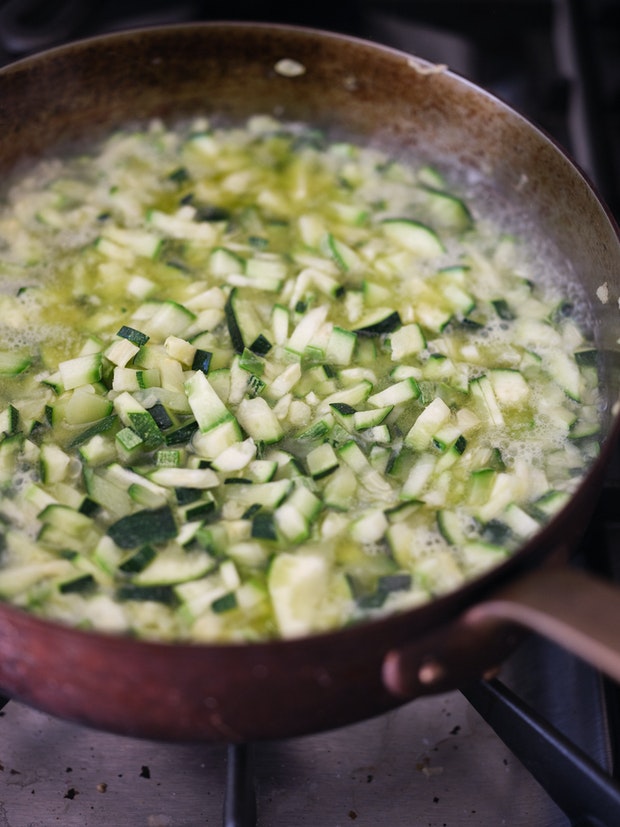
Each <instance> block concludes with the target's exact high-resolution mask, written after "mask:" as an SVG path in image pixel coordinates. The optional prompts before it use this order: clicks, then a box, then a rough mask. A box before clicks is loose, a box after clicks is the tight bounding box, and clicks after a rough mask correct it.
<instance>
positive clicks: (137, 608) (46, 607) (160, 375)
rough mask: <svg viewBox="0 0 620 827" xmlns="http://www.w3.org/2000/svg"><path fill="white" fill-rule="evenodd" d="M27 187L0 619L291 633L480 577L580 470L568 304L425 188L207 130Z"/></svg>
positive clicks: (1, 298) (13, 198) (8, 249)
mask: <svg viewBox="0 0 620 827" xmlns="http://www.w3.org/2000/svg"><path fill="white" fill-rule="evenodd" d="M37 180H38V179H37V176H36V175H34V174H33V175H32V176H29V177H28V178H27V179H25V180H23V181H20V180H16V181H15V182H13V183H12V184H11V189H10V190H9V191H8V193H7V198H6V202H5V203H4V204H3V205H0V241H2V244H1V245H0V265H1V266H2V268H3V272H6V273H7V274H9V275H7V277H6V283H5V284H3V285H2V289H3V292H1V293H0V309H2V314H0V315H1V316H2V318H1V319H0V485H1V486H2V494H1V497H0V517H1V519H0V531H1V532H2V533H3V535H4V546H5V548H6V551H5V553H4V554H3V556H2V560H1V563H0V598H2V599H5V600H12V601H14V602H15V603H17V604H18V605H20V606H23V607H25V608H27V609H29V610H31V611H33V612H37V613H41V614H44V615H47V616H50V617H56V618H58V619H62V620H63V622H73V623H75V624H77V625H81V626H84V627H86V628H88V627H95V628H101V629H104V630H108V631H119V632H129V633H131V634H134V635H137V636H141V637H145V638H157V639H164V640H196V641H204V640H214V641H225V640H235V641H236V640H250V641H251V640H262V639H266V638H272V637H294V636H298V635H306V634H311V633H313V632H318V631H323V630H325V629H330V628H335V627H340V626H342V625H344V624H348V623H351V622H359V621H361V620H364V619H367V618H372V617H374V616H377V615H380V614H382V613H385V612H390V611H396V610H400V609H406V608H407V607H409V606H412V605H417V604H418V603H419V602H421V601H423V600H431V599H432V598H433V597H434V595H436V594H439V593H442V592H443V591H446V590H449V589H453V588H457V587H458V586H459V585H461V584H462V583H463V582H464V581H465V580H466V579H467V578H469V577H475V576H477V575H478V574H479V573H481V572H483V571H485V570H487V568H488V567H490V566H494V565H498V564H500V563H501V562H502V560H504V559H505V558H506V556H507V555H509V554H511V553H512V552H513V551H514V550H516V549H517V548H519V546H520V544H521V543H522V542H524V541H525V540H527V539H529V538H531V537H533V536H535V534H536V532H537V531H538V529H539V528H540V526H542V525H543V524H544V523H545V522H546V521H547V520H549V519H550V518H551V517H553V515H554V514H556V513H557V512H558V510H560V509H562V508H564V507H565V506H566V505H567V503H568V502H569V500H570V496H571V493H572V492H573V491H574V488H575V485H576V484H578V481H579V480H580V478H581V476H582V475H583V473H584V472H585V470H586V469H587V467H588V465H589V463H590V462H591V461H592V459H593V458H594V457H595V456H596V453H597V450H598V442H597V439H598V432H599V430H600V424H599V409H600V407H601V404H600V403H601V400H600V397H599V394H598V388H597V385H598V374H597V367H596V348H595V345H594V343H593V342H592V341H589V340H588V339H587V337H586V335H585V333H584V332H583V331H582V330H581V329H580V327H579V324H578V323H577V320H576V318H573V317H571V315H570V313H569V312H566V307H568V304H565V299H567V298H570V299H571V301H572V298H573V297H572V296H571V297H566V296H564V295H563V294H561V292H559V291H558V288H557V287H556V286H554V285H556V284H560V283H563V281H562V280H561V279H555V280H554V279H553V278H549V279H547V278H539V270H540V265H539V262H538V261H536V262H535V266H534V265H532V263H531V259H530V256H529V252H528V249H527V245H526V244H525V243H524V242H522V241H520V240H519V238H518V237H516V236H507V235H506V234H504V233H503V231H500V230H499V229H498V228H497V227H496V226H495V225H494V223H493V221H492V219H491V217H489V216H487V215H479V214H478V209H479V208H478V205H477V204H476V202H475V199H474V200H472V203H469V200H468V199H466V198H464V197H463V195H462V193H461V192H460V191H459V187H458V184H457V183H455V184H454V189H452V188H449V187H448V185H447V184H446V179H445V177H444V176H443V174H441V173H440V172H439V171H438V170H433V169H431V168H430V167H428V166H424V167H421V168H419V169H417V168H416V167H415V166H413V165H411V166H410V165H405V164H404V163H403V162H401V161H397V160H396V159H393V158H389V157H388V156H387V155H385V154H384V153H381V152H379V151H378V150H375V149H373V150H371V149H368V148H363V147H359V146H355V145H353V144H346V143H342V142H338V143H333V144H332V143H330V142H329V140H328V139H327V137H326V136H322V137H320V136H318V135H317V133H315V132H309V131H306V130H304V129H303V128H302V127H299V126H295V127H293V126H291V125H288V124H285V123H280V122H278V121H276V120H274V119H272V118H258V119H255V120H251V121H250V122H248V124H246V125H245V126H240V127H237V128H235V129H227V128H224V127H219V126H213V125H210V124H209V123H208V121H205V120H204V119H202V120H200V121H199V122H196V121H195V122H188V123H184V124H171V125H165V124H163V123H160V122H156V123H152V124H149V125H147V126H145V128H144V129H141V128H137V129H135V130H131V131H126V132H125V131H120V132H119V133H117V134H115V135H112V136H110V137H109V138H107V139H105V140H104V141H103V142H102V143H101V145H100V146H99V147H94V148H93V149H92V152H91V153H90V155H80V156H79V157H78V156H76V157H74V158H67V159H63V160H60V161H59V162H58V164H57V165H56V166H53V167H50V168H46V174H45V177H43V178H41V179H40V180H41V181H42V182H43V183H40V184H36V183H35V182H36V181H37ZM76 199H77V201H78V202H79V203H76ZM41 204H44V207H43V208H42V207H41ZM16 205H17V206H16ZM78 215H79V216H81V218H80V220H79V221H78V219H77V216H78ZM76 222H77V223H76ZM16 225H18V230H19V232H15V227H16ZM69 226H71V227H73V229H74V230H75V235H71V233H70V232H69V231H68V229H67V228H68V227H69ZM85 239H86V240H87V241H86V243H85V242H84V240H85ZM50 273H51V274H52V276H51V277H50ZM15 274H18V275H17V276H16V275H15ZM552 275H553V274H552ZM15 278H18V280H19V281H20V283H19V284H18V288H19V289H14V288H15V283H14V282H15ZM22 282H23V283H22ZM59 307H62V308H63V312H62V314H59V313H58V308H59ZM17 327H19V328H20V329H25V330H27V331H29V333H28V334H27V336H28V337H29V338H28V341H27V343H26V345H24V343H23V341H22V340H21V339H20V342H19V347H15V341H16V340H15V329H17Z"/></svg>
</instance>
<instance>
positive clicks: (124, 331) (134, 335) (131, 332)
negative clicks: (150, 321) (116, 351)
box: [116, 325, 149, 347]
mask: <svg viewBox="0 0 620 827" xmlns="http://www.w3.org/2000/svg"><path fill="white" fill-rule="evenodd" d="M116 335H117V336H120V338H121V339H128V340H129V341H130V342H133V343H134V345H138V347H142V345H145V344H146V343H147V342H148V340H149V337H148V336H147V335H146V333H141V332H140V331H139V330H136V329H135V328H133V327H128V326H127V325H123V326H122V327H121V329H120V330H119V331H118V333H117V334H116Z"/></svg>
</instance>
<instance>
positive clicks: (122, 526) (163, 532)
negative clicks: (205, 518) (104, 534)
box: [108, 505, 178, 548]
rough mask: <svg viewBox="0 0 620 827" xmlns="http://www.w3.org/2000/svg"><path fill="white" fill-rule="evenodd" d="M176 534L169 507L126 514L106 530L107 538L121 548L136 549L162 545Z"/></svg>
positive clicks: (176, 530)
mask: <svg viewBox="0 0 620 827" xmlns="http://www.w3.org/2000/svg"><path fill="white" fill-rule="evenodd" d="M177 534H178V529H177V526H176V523H175V521H174V516H173V514H172V511H171V509H170V506H167V505H165V506H162V508H157V509H154V510H151V509H145V510H144V511H137V512H136V513H135V514H128V515H127V516H126V517H121V519H120V520H117V522H115V523H113V524H112V525H111V526H110V527H109V528H108V536H109V537H111V538H112V539H113V540H114V542H115V543H116V545H117V546H120V547H121V548H136V547H137V546H141V545H144V544H146V543H164V542H165V541H166V540H172V539H173V538H174V537H176V536H177Z"/></svg>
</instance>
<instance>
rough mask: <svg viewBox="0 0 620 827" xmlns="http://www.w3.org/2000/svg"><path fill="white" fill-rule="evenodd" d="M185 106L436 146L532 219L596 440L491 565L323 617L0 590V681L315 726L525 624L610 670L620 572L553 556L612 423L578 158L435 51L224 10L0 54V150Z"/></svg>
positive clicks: (216, 728) (147, 727)
mask: <svg viewBox="0 0 620 827" xmlns="http://www.w3.org/2000/svg"><path fill="white" fill-rule="evenodd" d="M283 60H286V61H293V63H290V62H289V63H284V64H283V63H282V62H281V61H283ZM291 67H292V68H293V70H294V71H290V70H291ZM196 113H206V114H209V115H211V114H213V113H217V115H218V116H221V117H224V118H227V119H230V120H233V121H234V120H238V119H244V118H245V117H246V116H248V115H250V114H252V113H272V114H275V115H277V116H280V117H282V118H284V119H287V120H288V119H292V120H303V121H304V122H308V123H312V124H315V125H316V126H318V127H321V128H326V129H328V130H329V131H330V132H331V133H332V134H334V135H341V136H345V137H353V138H355V139H357V140H360V141H370V142H373V143H374V144H377V145H381V146H383V147H385V148H387V149H388V150H390V151H394V152H398V153H399V154H404V155H410V156H412V157H416V158H418V159H421V160H424V161H430V162H432V163H437V164H440V165H447V166H449V167H450V168H451V169H452V170H453V172H454V174H455V175H456V176H457V177H459V176H461V177H462V178H464V179H467V180H469V181H472V180H475V181H476V187H478V188H479V190H480V192H481V193H482V196H483V197H484V198H486V197H488V199H489V203H490V204H493V205H497V209H508V210H510V211H511V212H512V213H513V214H514V215H515V216H516V217H517V218H519V217H520V216H521V217H523V218H524V219H525V221H526V226H532V227H536V228H537V230H538V232H539V233H540V234H541V236H542V237H543V238H545V239H547V240H548V241H549V243H550V245H551V247H552V248H553V249H554V250H556V251H557V252H558V254H559V255H560V256H561V257H562V260H565V261H566V262H567V272H568V271H569V270H570V271H571V272H572V274H573V275H572V276H571V278H573V279H576V280H577V282H578V283H579V285H580V286H581V288H582V289H583V291H584V293H585V295H586V296H587V297H588V300H589V301H590V303H591V305H592V314H593V317H594V327H595V333H596V337H597V341H598V345H599V348H600V350H601V352H602V354H603V356H604V365H603V369H602V384H603V387H604V393H605V397H606V402H607V411H606V421H605V425H604V428H605V434H606V436H605V439H604V441H603V447H602V451H601V455H600V458H599V460H598V461H597V462H596V463H595V465H594V466H593V467H592V469H591V471H590V472H589V474H588V476H587V478H586V479H585V480H584V482H583V484H582V485H581V486H580V487H579V489H578V490H577V491H576V492H575V494H574V496H573V498H572V499H571V502H570V504H569V506H568V507H567V508H565V509H564V510H563V511H562V512H561V513H560V514H558V515H557V517H556V518H554V520H553V521H552V522H551V523H550V524H549V525H548V526H547V527H546V528H545V529H544V530H543V531H542V532H541V533H540V534H539V535H537V536H536V537H535V538H534V539H533V540H532V541H531V542H529V543H528V544H527V545H525V546H524V547H523V548H521V549H520V550H519V551H518V552H517V553H516V554H515V555H514V556H513V557H512V558H511V559H510V560H509V561H507V562H506V563H505V564H503V565H502V566H501V567H500V568H498V569H496V570H494V571H492V572H490V573H489V574H487V575H485V576H484V577H481V578H479V579H477V580H475V581H474V582H471V583H469V584H467V585H466V586H465V587H463V588H461V589H459V590H458V591H456V592H454V593H451V594H449V595H447V596H445V597H442V598H440V599H438V600H436V601H434V602H432V603H430V604H428V605H425V606H422V607H420V608H417V609H414V610H410V611H408V612H406V613H404V614H401V615H397V616H391V617H388V618H386V619H383V620H380V621H372V622H368V623H364V624H361V625H359V626H356V627H353V628H347V629H344V630H341V631H337V632H333V633H328V634H321V635H316V636H312V637H307V638H301V639H297V640H289V641H277V642H268V643H260V644H240V645H170V644H157V643H148V642H140V641H137V640H133V639H129V638H124V637H115V636H107V635H103V634H95V633H90V632H84V631H77V630H73V629H69V628H65V627H62V626H59V625H56V624H54V623H51V622H47V621H45V620H41V619H39V618H35V617H33V616H31V615H28V614H26V613H23V612H22V611H20V610H18V609H15V608H13V607H11V606H8V605H1V606H0V688H1V689H2V690H3V691H4V692H5V693H7V694H10V695H11V696H13V697H15V698H18V699H20V700H22V701H24V702H25V703H27V704H30V705H32V706H34V707H37V708H40V709H43V710H45V711H48V712H50V713H52V714H54V715H57V716H60V717H63V718H67V719H71V720H74V721H79V722H82V723H85V724H88V725H91V726H94V727H98V728H103V729H107V730H110V731H115V732H120V733H127V734H132V735H138V736H144V737H150V738H157V739H174V740H205V741H209V740H222V741H231V742H234V741H245V740H253V739H265V738H281V737H287V736H293V735H299V734H303V733H309V732H317V731H320V730H324V729H328V728H332V727H337V726H341V725H344V724H348V723H351V722H354V721H358V720H361V719H364V718H368V717H371V716H374V715H378V714H380V713H382V712H384V711H386V710H389V709H391V708H393V707H395V706H397V705H399V704H401V703H403V702H404V701H406V700H408V699H411V698H414V697H415V696H417V695H420V694H422V693H425V692H434V691H444V690H446V689H450V688H454V687H459V686H463V685H464V684H466V683H467V682H469V681H470V680H472V679H474V678H477V677H479V676H480V675H482V674H484V673H485V672H486V671H487V670H488V669H489V668H491V667H495V666H497V665H498V664H500V663H501V661H502V660H503V659H504V658H505V657H506V656H507V655H508V654H509V653H510V652H511V651H512V649H513V648H514V646H515V645H516V644H517V642H518V640H519V638H520V637H521V635H522V634H523V629H525V628H529V629H534V630H535V631H537V632H539V633H541V634H543V635H546V636H548V637H550V638H551V639H553V640H555V641H558V642H559V643H561V644H562V645H564V646H566V647H568V648H569V649H571V650H573V651H574V652H576V653H577V654H578V655H580V656H582V657H584V658H585V659H587V660H588V661H590V662H591V663H592V664H593V665H595V666H596V667H599V668H601V669H603V670H604V671H605V672H607V673H608V674H609V675H610V676H612V677H613V678H614V679H615V680H618V681H620V592H619V591H617V590H616V589H614V588H613V587H612V586H610V585H608V584H606V583H604V582H599V581H598V580H595V579H593V578H592V577H591V576H589V575H585V574H583V573H581V572H580V571H578V570H577V569H576V568H573V567H571V566H570V563H568V562H567V560H568V557H569V554H570V551H571V549H573V547H574V546H575V544H576V543H577V541H578V539H579V537H580V536H581V534H582V533H583V531H584V528H585V526H586V525H587V522H588V519H589V517H590V515H591V512H592V509H593V507H594V505H595V503H596V500H597V497H598V494H599V490H600V486H601V484H602V481H603V478H604V472H605V467H606V464H607V463H608V461H609V459H610V455H611V452H612V450H613V446H614V443H615V440H616V437H617V432H618V428H619V421H618V414H617V402H618V395H619V394H618V392H619V378H620V374H619V368H618V343H617V339H618V336H619V333H620V325H619V324H618V319H619V316H618V314H619V310H618V295H619V293H620V240H619V237H618V230H617V227H616V226H615V225H614V222H613V220H612V218H611V217H610V215H609V214H608V213H607V211H606V209H605V207H604V206H603V205H602V204H601V202H600V200H599V199H598V197H597V195H596V193H595V192H594V191H593V189H592V187H591V186H590V185H589V183H588V181H587V180H586V178H585V177H584V175H583V174H582V173H581V172H580V171H579V170H578V169H577V168H576V167H575V165H574V164H573V163H572V162H571V161H570V160H569V159H568V158H567V156H566V155H565V154H564V152H563V151H562V150H561V149H560V148H559V147H558V146H556V145H555V144H554V143H553V141H551V140H550V139H549V138H548V137H546V136H545V135H544V134H542V133H541V132H540V131H539V130H538V129H536V128H535V127H534V126H533V125H532V124H531V123H529V122H528V121H527V120H525V119H524V118H523V117H521V116H520V115H519V114H518V113H516V112H515V111H513V110H511V109H510V108H508V107H507V106H505V105H504V104H503V103H501V102H500V101H498V100H497V99H495V98H493V97H492V96H490V95H489V94H487V93H485V92H484V91H482V90H480V89H479V88H477V87H475V86H473V85H472V84H471V83H469V82H467V81H465V80H463V79H461V78H459V77H457V76H456V75H454V74H452V73H451V72H450V71H448V70H447V69H446V68H445V67H440V66H433V65H430V64H428V63H426V62H424V61H422V60H418V59H416V58H412V57H411V56H408V55H405V54H402V53H400V52H397V51H394V50H391V49H388V48H384V47H379V46H377V45H372V44H370V43H367V42H364V41H360V40H356V39H352V38H349V37H344V36H340V35H334V34H327V33H321V32H317V31H312V30H307V29H301V28H291V27H284V26H273V25H257V24H252V25H245V24H227V23H222V24H199V25H190V26H180V27H170V28H161V29H159V28H154V29H149V30H146V31H136V32H127V33H121V34H114V35H110V36H104V37H100V38H96V39H93V40H90V41H82V42H77V43H75V44H71V45H69V46H66V47H61V48H59V49H55V50H52V51H49V52H46V53H44V54H42V55H39V56H35V57H31V58H27V59H25V60H23V61H20V62H18V63H15V64H13V65H11V66H9V67H7V68H5V69H3V70H0V169H1V170H2V171H3V172H6V171H7V170H9V169H10V168H12V167H13V166H14V165H15V164H18V163H27V161H28V159H29V158H32V157H33V156H38V155H40V154H41V153H43V152H45V151H47V150H48V149H49V148H50V146H55V145H57V144H59V143H62V142H65V141H68V140H69V141H75V140H82V139H88V138H89V137H92V136H93V135H95V134H96V133H98V132H100V131H102V130H109V129H110V128H111V127H114V126H116V125H119V124H121V123H124V122H126V121H128V120H133V119H144V118H149V117H152V116H163V117H168V116H174V115H187V114H196ZM602 284H606V285H607V291H608V294H609V301H608V302H606V303H601V302H600V301H599V299H598V298H597V289H598V288H599V286H600V285H602Z"/></svg>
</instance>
